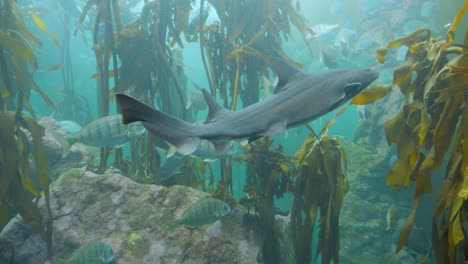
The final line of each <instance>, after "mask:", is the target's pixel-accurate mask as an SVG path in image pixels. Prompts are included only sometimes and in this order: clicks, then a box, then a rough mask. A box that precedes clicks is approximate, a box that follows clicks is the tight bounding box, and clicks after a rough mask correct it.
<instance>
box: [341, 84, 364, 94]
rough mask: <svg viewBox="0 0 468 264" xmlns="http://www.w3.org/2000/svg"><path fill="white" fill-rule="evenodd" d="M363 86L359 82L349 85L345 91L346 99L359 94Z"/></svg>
mask: <svg viewBox="0 0 468 264" xmlns="http://www.w3.org/2000/svg"><path fill="white" fill-rule="evenodd" d="M361 86H362V84H361V83H359V82H355V83H350V84H347V85H346V86H345V88H344V91H345V93H346V97H348V98H349V97H352V96H355V95H356V94H358V93H359V92H360V91H361V90H362V89H361Z"/></svg>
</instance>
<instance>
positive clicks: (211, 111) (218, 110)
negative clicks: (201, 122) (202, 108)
mask: <svg viewBox="0 0 468 264" xmlns="http://www.w3.org/2000/svg"><path fill="white" fill-rule="evenodd" d="M202 92H203V97H205V101H206V104H207V105H208V116H207V117H206V120H205V124H206V123H211V122H214V121H216V120H217V119H218V118H220V117H221V116H223V115H225V114H227V113H229V112H231V111H229V110H228V109H226V108H224V107H222V106H221V105H220V104H219V103H218V102H216V100H215V99H214V97H213V96H211V94H210V93H209V92H208V91H207V90H206V89H202Z"/></svg>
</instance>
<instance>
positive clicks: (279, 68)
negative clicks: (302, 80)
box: [270, 57, 304, 93]
mask: <svg viewBox="0 0 468 264" xmlns="http://www.w3.org/2000/svg"><path fill="white" fill-rule="evenodd" d="M270 67H271V68H272V69H273V71H274V72H275V74H276V75H278V83H277V84H276V88H275V92H274V93H278V92H281V91H283V90H284V89H285V86H286V84H287V83H288V82H289V81H290V80H291V79H292V77H293V76H296V75H298V74H299V75H303V74H304V73H303V72H302V71H301V70H299V69H297V68H296V67H294V66H292V65H291V64H289V63H287V62H286V61H284V60H283V59H281V58H278V57H272V58H271V60H270Z"/></svg>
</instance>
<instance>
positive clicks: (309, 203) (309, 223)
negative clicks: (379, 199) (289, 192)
mask: <svg viewBox="0 0 468 264" xmlns="http://www.w3.org/2000/svg"><path fill="white" fill-rule="evenodd" d="M296 158H297V166H298V173H297V176H296V179H295V181H294V184H293V192H294V203H293V208H292V211H291V227H292V232H293V240H294V243H295V250H296V263H313V262H315V261H316V258H317V257H318V256H321V258H322V263H332V262H333V263H338V261H339V260H338V257H339V255H338V252H339V241H340V239H339V215H340V210H341V206H342V204H343V199H344V196H345V194H346V192H347V190H348V183H347V180H346V177H345V174H344V171H345V167H346V156H345V153H344V150H343V148H342V147H341V144H340V141H339V140H338V138H335V137H328V136H327V135H326V134H324V135H322V136H320V137H319V138H318V139H314V138H313V135H312V134H311V136H309V137H308V138H307V139H306V140H305V142H304V144H303V146H302V147H301V149H300V150H299V151H297V152H296ZM317 221H318V223H317ZM316 228H319V233H318V239H319V241H318V247H317V252H316V256H315V259H313V258H312V250H311V248H312V243H313V233H314V230H315V229H316Z"/></svg>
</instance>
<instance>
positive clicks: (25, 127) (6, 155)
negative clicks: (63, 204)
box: [0, 111, 52, 257]
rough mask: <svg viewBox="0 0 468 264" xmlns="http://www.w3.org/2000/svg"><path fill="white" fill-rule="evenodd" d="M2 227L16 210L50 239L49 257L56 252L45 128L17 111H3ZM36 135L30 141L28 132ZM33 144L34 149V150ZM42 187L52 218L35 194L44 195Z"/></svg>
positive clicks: (0, 116)
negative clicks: (43, 211) (44, 213)
mask: <svg viewBox="0 0 468 264" xmlns="http://www.w3.org/2000/svg"><path fill="white" fill-rule="evenodd" d="M0 124H2V128H1V129H0V142H1V144H0V168H1V171H2V172H3V176H2V177H1V178H0V229H3V227H4V226H5V225H6V224H7V222H8V220H9V217H8V215H9V211H10V210H12V209H13V210H15V211H16V212H18V213H19V214H20V215H21V217H22V218H23V219H24V220H25V221H26V222H27V223H29V224H30V225H31V226H32V228H33V229H34V230H35V231H36V232H38V233H39V234H41V236H43V238H44V239H45V240H46V242H47V253H48V256H49V257H51V255H52V247H51V245H52V212H51V209H50V203H49V174H48V165H47V164H48V161H47V155H46V153H45V148H44V144H43V143H42V137H43V136H44V128H43V127H41V126H40V125H38V124H37V123H36V121H35V120H34V119H32V118H28V117H24V118H23V117H21V116H18V115H17V114H16V113H14V112H11V111H10V112H2V113H0ZM26 133H27V134H30V135H31V137H32V142H29V140H28V136H27V134H26ZM31 147H32V149H31ZM30 159H34V163H35V164H36V171H35V174H36V177H37V180H36V181H37V182H38V183H39V186H36V185H35V184H34V181H33V179H32V175H33V173H32V172H31V168H30ZM39 187H40V189H41V190H42V191H43V193H44V197H45V201H46V206H47V210H48V218H47V219H46V221H44V219H43V218H42V216H41V214H40V212H39V210H38V208H37V207H36V205H35V204H34V203H33V201H32V197H35V198H39V197H40V196H41V194H40V192H39Z"/></svg>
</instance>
